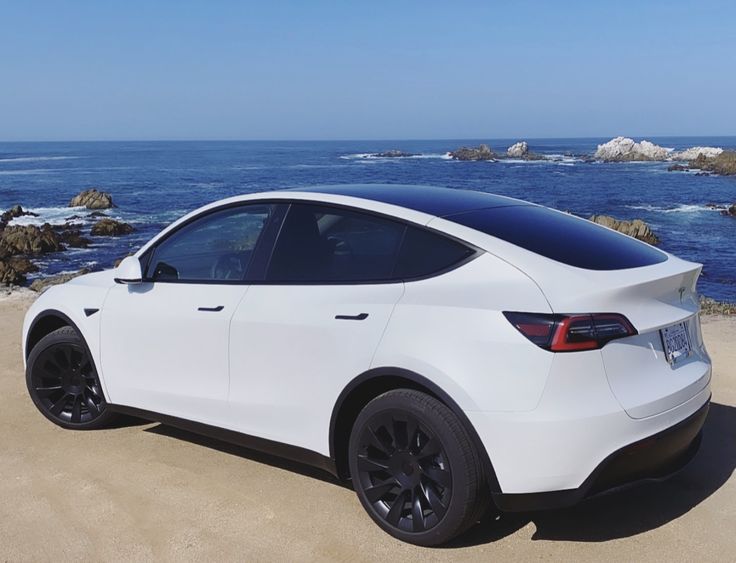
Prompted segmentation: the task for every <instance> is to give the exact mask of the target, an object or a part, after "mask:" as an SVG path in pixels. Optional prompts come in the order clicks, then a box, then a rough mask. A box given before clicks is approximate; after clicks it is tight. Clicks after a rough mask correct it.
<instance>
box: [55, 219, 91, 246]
mask: <svg viewBox="0 0 736 563" xmlns="http://www.w3.org/2000/svg"><path fill="white" fill-rule="evenodd" d="M57 233H58V235H59V239H60V240H61V242H62V243H64V244H65V245H67V246H71V247H72V248H87V247H88V246H89V245H90V244H92V241H91V240H89V239H88V238H87V237H85V236H82V230H81V229H80V228H79V225H76V224H74V223H67V224H66V225H64V226H63V227H60V228H58V229H57Z"/></svg>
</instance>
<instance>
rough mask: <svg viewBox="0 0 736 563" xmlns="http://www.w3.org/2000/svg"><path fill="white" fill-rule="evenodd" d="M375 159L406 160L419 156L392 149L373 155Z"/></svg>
mask: <svg viewBox="0 0 736 563" xmlns="http://www.w3.org/2000/svg"><path fill="white" fill-rule="evenodd" d="M371 156H372V157H374V158H406V157H408V156H419V155H417V154H416V153H413V152H404V151H400V150H398V149H391V150H388V151H384V152H377V153H373V154H372V155H371Z"/></svg>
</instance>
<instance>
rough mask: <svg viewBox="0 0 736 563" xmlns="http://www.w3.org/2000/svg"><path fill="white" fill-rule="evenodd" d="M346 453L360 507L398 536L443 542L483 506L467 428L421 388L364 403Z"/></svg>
mask: <svg viewBox="0 0 736 563" xmlns="http://www.w3.org/2000/svg"><path fill="white" fill-rule="evenodd" d="M349 456H350V457H349V464H350V474H351V477H352V481H353V487H354V488H355V490H356V492H357V494H358V498H359V499H360V501H361V503H362V504H363V507H364V508H365V509H366V510H367V511H368V514H370V516H371V517H372V518H373V520H374V521H375V522H376V523H377V524H378V525H379V526H380V527H381V528H383V529H384V530H386V531H387V532H388V533H389V534H391V535H393V536H394V537H396V538H399V539H401V540H403V541H406V542H410V543H414V544H418V545H425V546H433V545H439V544H442V543H445V542H447V541H449V540H450V539H452V538H454V537H455V536H457V535H458V534H460V533H462V532H463V531H465V530H466V529H467V528H468V527H470V526H471V525H472V524H473V523H475V522H476V521H477V520H478V518H479V517H480V516H481V515H482V513H483V511H484V509H485V508H486V507H487V498H488V496H487V492H486V487H485V484H484V478H483V470H482V465H481V462H480V458H479V456H478V454H477V452H476V451H475V448H474V447H473V444H472V441H471V440H470V437H469V436H468V433H467V432H466V431H465V429H464V427H463V425H462V423H461V422H460V420H459V419H458V417H457V416H455V415H454V414H453V412H452V411H451V410H450V409H449V408H448V407H447V406H445V405H444V404H443V403H441V402H440V401H438V400H437V399H435V398H434V397H431V396H429V395H427V394H425V393H421V392H419V391H415V390H411V389H397V390H394V391H389V392H387V393H384V394H382V395H380V396H378V397H376V398H375V399H373V400H372V401H371V402H370V403H368V404H367V405H366V406H365V408H364V409H363V410H362V411H361V412H360V414H359V415H358V418H357V420H356V422H355V424H354V426H353V429H352V433H351V436H350V446H349Z"/></svg>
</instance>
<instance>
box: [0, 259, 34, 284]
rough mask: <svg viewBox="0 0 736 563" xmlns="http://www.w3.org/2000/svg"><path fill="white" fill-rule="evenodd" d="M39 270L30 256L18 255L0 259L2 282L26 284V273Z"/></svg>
mask: <svg viewBox="0 0 736 563" xmlns="http://www.w3.org/2000/svg"><path fill="white" fill-rule="evenodd" d="M37 271H38V267H37V266H36V265H35V264H33V262H31V261H30V260H28V258H23V257H17V256H16V257H13V258H4V259H0V284H6V285H21V284H24V283H26V274H30V273H32V272H37Z"/></svg>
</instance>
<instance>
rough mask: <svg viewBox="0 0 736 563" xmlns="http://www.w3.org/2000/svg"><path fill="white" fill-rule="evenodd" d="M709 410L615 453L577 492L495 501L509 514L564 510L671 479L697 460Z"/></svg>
mask: <svg viewBox="0 0 736 563" xmlns="http://www.w3.org/2000/svg"><path fill="white" fill-rule="evenodd" d="M709 407H710V399H709V400H708V401H706V402H705V404H704V405H703V406H702V407H700V409H698V410H697V411H696V412H695V413H693V414H692V415H690V416H689V417H688V418H686V419H685V420H683V421H681V422H679V423H677V424H675V425H674V426H671V427H670V428H667V429H665V430H663V431H662V432H659V433H657V434H654V435H653V436H650V437H648V438H644V439H643V440H639V441H638V442H634V443H633V444H630V445H628V446H625V447H624V448H622V449H620V450H618V451H616V452H614V453H613V454H611V455H610V456H608V457H607V458H606V459H605V460H603V462H602V463H601V464H600V465H598V467H596V469H595V470H594V471H593V473H591V474H590V476H589V477H588V478H587V479H586V480H585V482H583V484H582V485H581V486H580V487H578V488H577V489H567V490H563V491H549V492H543V493H522V494H504V493H493V500H494V502H495V503H496V506H497V507H498V509H499V510H502V511H505V512H528V511H535V510H547V509H553V508H564V507H566V506H572V505H574V504H577V503H578V502H580V501H581V500H583V499H585V498H587V497H590V496H593V495H596V494H598V493H601V492H604V491H609V490H611V489H615V488H618V487H622V486H627V485H630V484H633V483H636V482H639V481H645V480H660V479H664V478H667V477H669V476H671V475H672V474H673V473H676V472H677V471H679V470H680V469H682V468H683V467H685V465H687V464H688V462H689V461H690V460H691V459H692V458H693V457H695V454H696V453H697V451H698V448H699V447H700V441H701V434H702V433H701V429H702V428H703V424H704V423H705V418H706V416H707V415H708V408H709Z"/></svg>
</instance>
